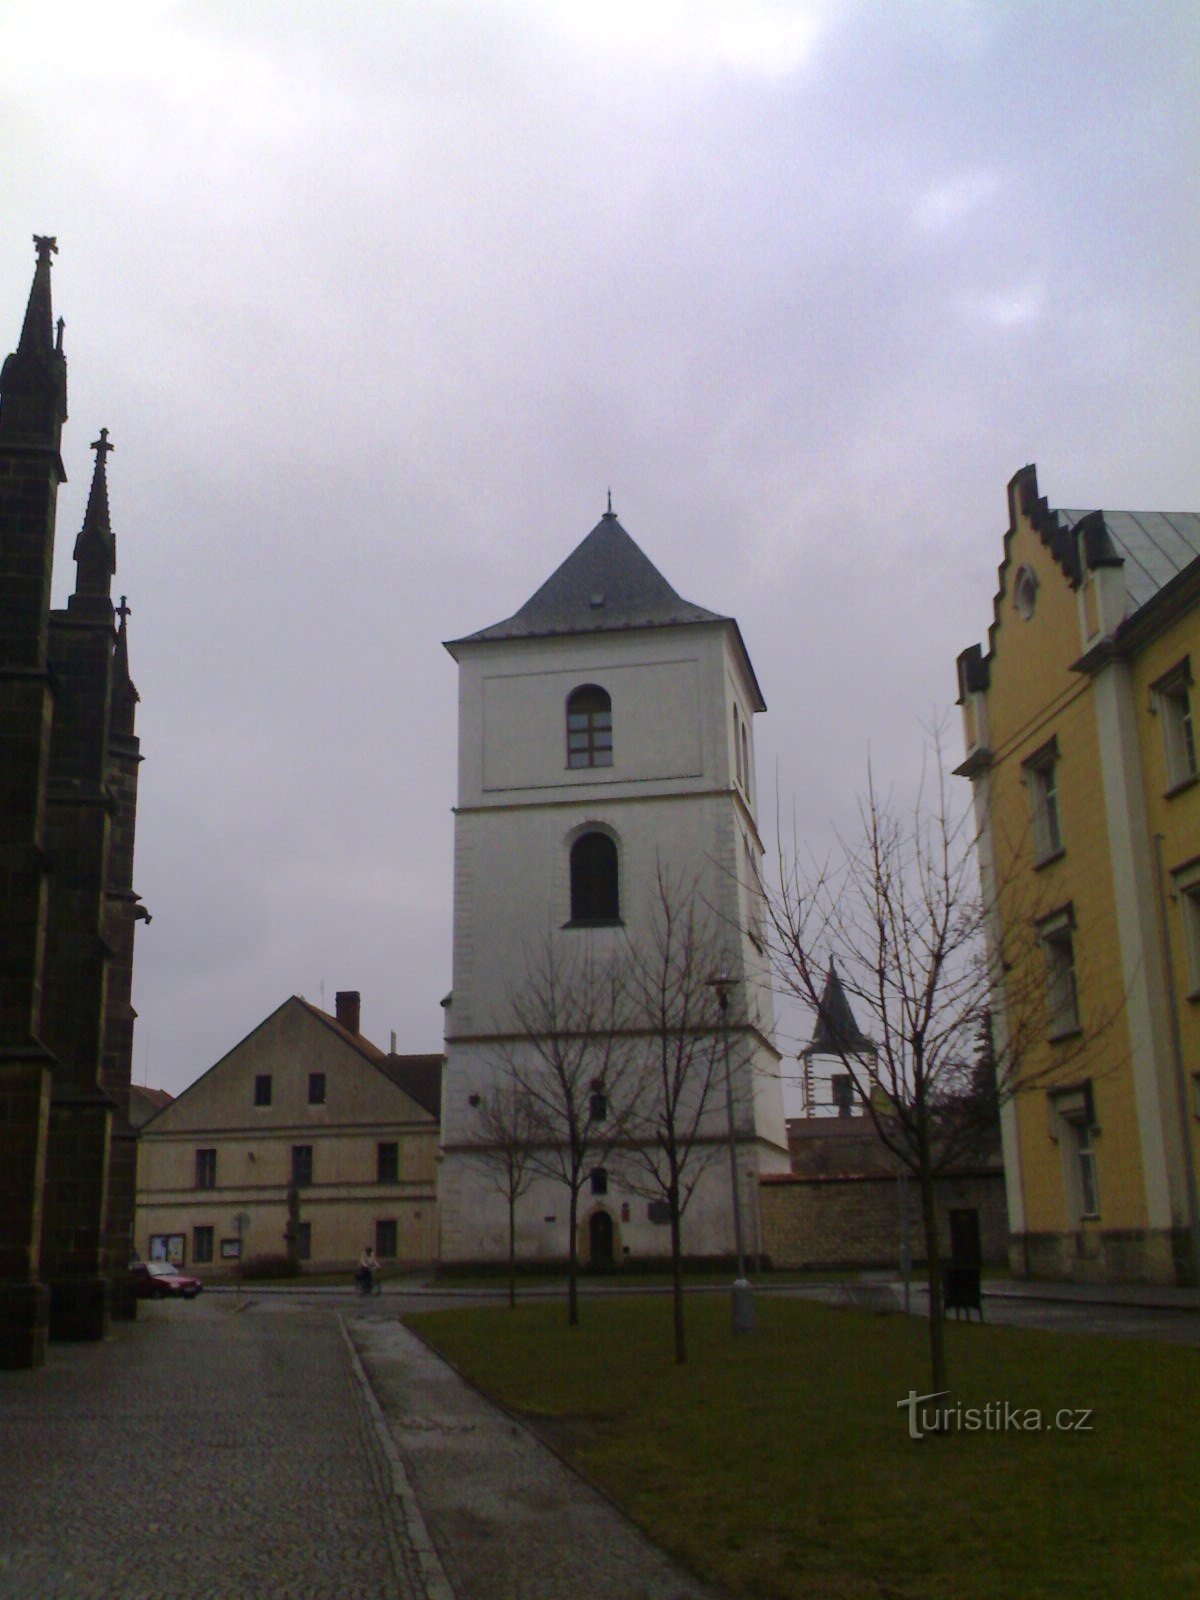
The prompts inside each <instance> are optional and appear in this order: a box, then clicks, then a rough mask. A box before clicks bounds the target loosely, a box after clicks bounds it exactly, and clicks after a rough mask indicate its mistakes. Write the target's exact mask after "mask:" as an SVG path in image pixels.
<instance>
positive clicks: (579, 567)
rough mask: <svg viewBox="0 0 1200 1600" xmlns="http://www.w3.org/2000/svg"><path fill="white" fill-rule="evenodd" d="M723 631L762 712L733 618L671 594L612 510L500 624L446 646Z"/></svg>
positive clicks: (758, 708) (758, 695)
mask: <svg viewBox="0 0 1200 1600" xmlns="http://www.w3.org/2000/svg"><path fill="white" fill-rule="evenodd" d="M713 622H717V623H725V624H726V625H728V626H729V627H730V628H732V629H733V632H734V634H735V636H736V638H737V643H738V648H739V650H740V652H741V655H742V659H743V661H744V662H745V665H746V671H747V673H748V675H749V678H750V683H751V686H752V688H753V691H754V693H755V695H756V697H757V705H756V709H757V710H759V711H765V710H766V702H765V701H764V700H763V697H762V691H761V689H760V688H759V685H758V680H757V678H756V677H755V675H754V668H753V666H752V665H751V662H750V656H749V652H748V651H747V650H746V645H745V641H744V640H743V639H742V635H741V630H740V629H739V628H738V625H737V623H736V621H735V620H734V619H733V618H732V617H728V616H725V615H723V614H722V613H720V612H717V611H708V610H706V609H705V607H704V606H698V605H694V604H693V603H692V602H691V601H690V600H684V599H683V598H682V596H680V595H679V594H677V593H676V591H675V590H674V589H673V588H672V587H671V585H670V584H669V583H668V582H667V580H666V579H665V578H664V577H663V575H662V573H661V572H660V571H659V570H658V568H657V567H656V566H655V565H654V563H653V562H652V561H651V560H650V558H649V557H648V556H647V555H646V554H645V553H644V552H643V551H642V549H641V548H640V547H639V546H638V544H637V543H636V542H635V541H634V540H633V539H632V538H631V537H630V535H629V534H628V533H627V532H626V531H625V529H624V528H623V527H622V526H621V523H620V522H619V520H618V518H617V514H616V512H615V511H613V510H612V507H611V502H610V506H609V509H608V510H607V511H606V512H605V513H604V515H603V516H602V517H601V518H600V521H599V522H598V523H597V524H596V526H595V527H594V528H593V529H592V531H591V532H590V533H589V534H588V535H587V537H586V538H585V539H583V540H582V541H581V543H579V544H578V545H576V547H575V549H574V550H572V552H571V554H570V555H569V556H568V557H567V558H566V560H565V561H564V562H563V563H562V565H561V566H559V567H558V568H557V569H556V570H555V571H554V572H552V573H551V574H550V576H549V577H548V578H547V579H546V581H545V583H543V584H542V586H541V588H540V589H538V590H537V591H536V592H535V593H534V594H532V595H531V596H530V597H529V599H528V600H526V602H525V604H524V605H523V606H522V607H521V608H520V610H519V611H514V612H513V614H512V616H511V617H506V618H505V619H504V620H503V621H502V622H494V623H492V624H491V626H490V627H487V628H480V629H479V631H478V632H477V633H469V634H467V635H465V636H464V637H463V638H461V639H452V640H450V641H448V642H447V645H446V648H447V649H448V650H449V651H450V654H451V655H454V653H455V650H456V648H457V647H458V646H459V645H464V644H487V643H492V642H495V641H499V640H509V639H547V638H561V637H563V636H566V635H571V634H593V633H614V632H622V631H626V630H629V629H633V628H677V627H687V626H689V625H692V624H695V623H713Z"/></svg>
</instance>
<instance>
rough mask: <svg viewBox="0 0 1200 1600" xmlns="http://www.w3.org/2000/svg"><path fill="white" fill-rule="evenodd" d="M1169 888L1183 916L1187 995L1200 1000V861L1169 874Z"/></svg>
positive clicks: (1191, 998)
mask: <svg viewBox="0 0 1200 1600" xmlns="http://www.w3.org/2000/svg"><path fill="white" fill-rule="evenodd" d="M1171 888H1172V897H1173V898H1174V899H1176V900H1177V902H1178V905H1179V909H1180V912H1181V914H1182V918H1183V955H1184V963H1185V970H1186V973H1187V979H1186V981H1187V994H1188V998H1189V999H1190V1000H1200V861H1194V862H1192V863H1191V865H1189V866H1187V867H1181V868H1180V869H1179V871H1178V872H1174V873H1172V875H1171Z"/></svg>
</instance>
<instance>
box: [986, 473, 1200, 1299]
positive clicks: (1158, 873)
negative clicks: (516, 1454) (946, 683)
mask: <svg viewBox="0 0 1200 1600" xmlns="http://www.w3.org/2000/svg"><path fill="white" fill-rule="evenodd" d="M1008 501H1009V527H1008V532H1007V533H1006V535H1005V538H1004V559H1003V561H1002V563H1001V566H1000V583H999V590H998V593H997V595H996V599H995V605H994V616H993V621H992V625H991V628H990V630H989V633H988V642H987V648H986V650H983V649H981V648H980V647H979V646H978V645H976V646H973V647H972V648H971V649H969V650H966V651H964V652H963V654H962V655H961V656H960V657H959V660H958V679H959V703H960V705H961V706H962V709H963V720H964V726H965V735H966V746H967V756H966V760H965V761H964V762H963V764H962V766H961V767H960V768H959V771H960V772H961V773H962V774H964V775H965V776H967V777H969V778H970V779H971V782H972V785H973V787H974V795H975V814H976V821H977V824H978V828H979V835H980V859H981V869H982V871H981V876H982V880H983V885H984V893H985V897H986V899H987V901H988V903H989V910H990V913H991V930H990V933H991V954H992V958H993V960H992V970H993V1004H994V1025H995V1028H996V1033H997V1043H998V1046H999V1054H1000V1057H1001V1059H1003V1058H1004V1056H1005V1054H1006V1052H1007V1051H1008V1050H1009V1048H1010V1047H1011V1049H1012V1053H1013V1058H1014V1061H1015V1075H1014V1079H1013V1087H1014V1089H1015V1092H1014V1093H1012V1095H1011V1096H1010V1097H1009V1098H1008V1100H1007V1102H1006V1104H1005V1106H1004V1110H1003V1137H1004V1158H1005V1168H1006V1176H1007V1188H1008V1210H1009V1227H1010V1255H1011V1259H1012V1266H1013V1270H1014V1271H1015V1272H1017V1273H1019V1274H1023V1275H1024V1274H1028V1275H1030V1276H1037V1277H1057V1278H1075V1279H1079V1280H1084V1281H1086V1280H1091V1281H1107V1282H1121V1281H1125V1282H1146V1283H1166V1284H1169V1283H1177V1282H1195V1281H1196V1262H1197V1259H1200V1229H1198V1228H1197V1226H1196V1169H1197V1165H1198V1163H1200V1120H1198V1114H1200V1099H1198V1094H1200V781H1198V773H1197V739H1196V729H1195V722H1194V715H1195V709H1196V699H1197V691H1196V688H1195V684H1194V681H1193V680H1194V673H1195V671H1196V670H1198V669H1200V515H1197V514H1194V513H1180V514H1164V513H1160V512H1127V511H1091V512H1083V511H1056V510H1053V509H1051V508H1050V507H1049V506H1048V505H1047V503H1046V501H1045V499H1043V498H1041V497H1040V496H1039V494H1038V484H1037V473H1036V470H1035V468H1033V467H1032V466H1030V467H1026V468H1024V469H1023V470H1022V471H1021V472H1019V473H1018V474H1017V475H1016V477H1015V478H1014V479H1013V480H1012V482H1011V483H1010V484H1009V486H1008Z"/></svg>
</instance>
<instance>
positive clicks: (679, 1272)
mask: <svg viewBox="0 0 1200 1600" xmlns="http://www.w3.org/2000/svg"><path fill="white" fill-rule="evenodd" d="M667 1204H668V1205H669V1206H670V1208H671V1296H672V1299H673V1301H674V1313H675V1363H676V1365H677V1366H683V1365H684V1363H685V1362H686V1361H687V1349H686V1347H685V1344H684V1337H683V1239H682V1229H681V1227H680V1218H679V1185H678V1184H672V1185H671V1187H670V1189H669V1190H668V1191H667Z"/></svg>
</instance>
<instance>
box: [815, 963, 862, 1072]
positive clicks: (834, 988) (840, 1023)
mask: <svg viewBox="0 0 1200 1600" xmlns="http://www.w3.org/2000/svg"><path fill="white" fill-rule="evenodd" d="M874 1049H875V1045H874V1042H873V1041H872V1040H871V1039H868V1037H867V1036H866V1034H865V1033H864V1032H863V1031H862V1029H861V1028H860V1027H859V1025H858V1023H857V1021H856V1020H855V1016H854V1012H853V1011H852V1010H851V1009H850V1001H849V1000H848V999H847V997H846V991H845V989H844V988H843V987H842V980H841V979H840V978H839V977H838V972H837V967H836V966H835V965H834V963H833V958H832V956H831V957H830V960H829V973H828V975H827V977H826V979H825V987H824V989H823V990H822V992H821V1003H820V1006H819V1007H818V1008H817V1030H816V1032H815V1033H814V1034H813V1036H812V1042H811V1043H810V1044H809V1045H808V1046H807V1047H806V1049H805V1050H804V1051H803V1052H802V1054H804V1055H812V1056H824V1055H833V1056H836V1055H840V1054H841V1053H842V1052H843V1051H845V1052H846V1053H847V1054H848V1055H869V1054H870V1053H872V1052H873V1051H874Z"/></svg>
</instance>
